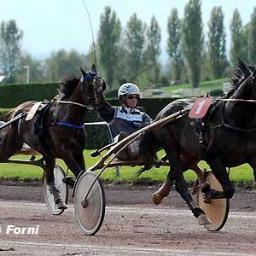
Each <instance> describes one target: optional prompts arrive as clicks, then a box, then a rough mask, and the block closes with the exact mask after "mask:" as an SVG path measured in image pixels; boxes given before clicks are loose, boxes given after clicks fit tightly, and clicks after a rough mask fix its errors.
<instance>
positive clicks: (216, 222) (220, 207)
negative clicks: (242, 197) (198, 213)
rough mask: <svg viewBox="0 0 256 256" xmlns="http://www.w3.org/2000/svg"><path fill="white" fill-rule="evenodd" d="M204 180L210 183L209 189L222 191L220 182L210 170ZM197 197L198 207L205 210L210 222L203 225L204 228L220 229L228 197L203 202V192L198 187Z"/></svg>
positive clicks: (223, 221)
mask: <svg viewBox="0 0 256 256" xmlns="http://www.w3.org/2000/svg"><path fill="white" fill-rule="evenodd" d="M205 181H206V182H207V183H208V184H209V185H210V187H211V189H215V190H219V191H223V188H222V186H221V184H220V183H219V181H218V180H217V179H216V178H215V176H214V175H213V173H212V172H211V171H209V172H207V173H206V180H205ZM197 199H198V204H199V207H200V208H201V209H202V210H203V211H204V212H205V214H206V216H207V218H208V219H209V220H210V222H211V224H208V225H205V228H206V229H207V230H209V231H219V230H221V229H222V228H223V227H224V225H225V223H226V220H227V218H228V213H229V199H227V198H223V199H211V202H210V203H205V202H204V196H203V193H202V192H201V190H200V189H199V191H198V192H197Z"/></svg>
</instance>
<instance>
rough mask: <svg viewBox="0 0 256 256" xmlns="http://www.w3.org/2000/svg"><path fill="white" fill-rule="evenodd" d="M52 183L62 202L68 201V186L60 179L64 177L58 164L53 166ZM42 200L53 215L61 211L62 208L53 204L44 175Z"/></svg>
mask: <svg viewBox="0 0 256 256" xmlns="http://www.w3.org/2000/svg"><path fill="white" fill-rule="evenodd" d="M53 173H54V184H55V187H56V189H57V190H59V193H60V196H61V198H62V200H63V202H65V203H67V201H68V187H67V184H65V183H64V182H63V181H62V179H63V178H64V177H65V172H64V171H63V169H62V167H61V166H60V165H57V164H55V166H54V170H53ZM44 200H45V203H46V205H47V208H48V210H49V211H50V213H51V214H53V215H60V214H62V213H63V211H64V209H58V208H57V205H56V204H55V201H54V197H53V195H52V193H51V192H50V190H49V186H48V185H47V182H46V178H45V177H44Z"/></svg>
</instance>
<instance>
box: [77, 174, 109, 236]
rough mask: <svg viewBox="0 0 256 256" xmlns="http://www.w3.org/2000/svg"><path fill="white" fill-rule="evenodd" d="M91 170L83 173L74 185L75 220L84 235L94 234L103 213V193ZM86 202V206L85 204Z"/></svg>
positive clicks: (101, 220) (100, 222)
mask: <svg viewBox="0 0 256 256" xmlns="http://www.w3.org/2000/svg"><path fill="white" fill-rule="evenodd" d="M95 179H96V175H95V174H94V173H93V172H89V171H87V172H85V173H83V174H82V175H81V176H80V177H79V179H78V181H77V184H76V187H75V214H76V220H77V223H78V225H79V227H80V228H81V230H82V231H83V233H85V234H86V235H94V234H95V233H97V231H98V230H99V229H100V227H101V225H102V222H103V219H104V215H105V194H104V189H103V186H102V184H101V182H100V180H99V179H98V180H96V181H95ZM94 181H95V183H94V185H93V187H92V189H91V190H90V192H89V194H88V196H87V201H86V203H84V199H85V196H86V194H87V193H88V191H89V188H90V187H91V184H92V183H93V182H94ZM85 204H86V206H85Z"/></svg>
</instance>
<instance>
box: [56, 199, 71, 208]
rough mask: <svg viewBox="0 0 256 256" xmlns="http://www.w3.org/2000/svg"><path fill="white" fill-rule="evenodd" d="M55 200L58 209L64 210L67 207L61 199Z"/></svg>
mask: <svg viewBox="0 0 256 256" xmlns="http://www.w3.org/2000/svg"><path fill="white" fill-rule="evenodd" d="M57 201H58V202H55V203H56V206H57V208H58V209H60V210H65V209H67V208H68V207H67V205H66V204H65V203H64V202H63V201H62V200H60V199H59V200H57Z"/></svg>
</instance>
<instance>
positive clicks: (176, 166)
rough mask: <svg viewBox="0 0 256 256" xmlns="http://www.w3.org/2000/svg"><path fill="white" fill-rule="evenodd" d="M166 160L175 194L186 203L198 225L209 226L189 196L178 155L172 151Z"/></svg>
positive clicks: (204, 216) (200, 210)
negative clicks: (173, 183) (171, 172)
mask: <svg viewBox="0 0 256 256" xmlns="http://www.w3.org/2000/svg"><path fill="white" fill-rule="evenodd" d="M168 160H169V163H170V167H171V169H172V171H173V175H174V176H173V177H174V179H175V187H176V190H177V192H178V193H179V194H180V195H181V197H182V198H183V200H184V201H185V202H186V203H187V205H188V207H189V208H190V210H191V211H192V213H193V215H194V216H195V217H196V218H198V224H199V225H206V224H209V223H210V222H209V220H208V219H207V217H206V215H205V213H204V211H203V210H202V209H201V208H199V207H198V205H197V204H196V203H195V202H194V200H193V198H192V196H191V195H190V193H189V191H188V188H187V184H186V182H185V179H184V176H183V171H184V169H183V168H182V165H181V161H180V160H179V155H178V154H177V153H175V152H174V151H172V152H168Z"/></svg>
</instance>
